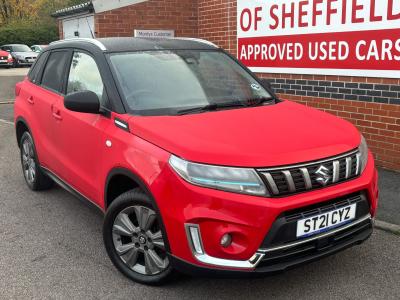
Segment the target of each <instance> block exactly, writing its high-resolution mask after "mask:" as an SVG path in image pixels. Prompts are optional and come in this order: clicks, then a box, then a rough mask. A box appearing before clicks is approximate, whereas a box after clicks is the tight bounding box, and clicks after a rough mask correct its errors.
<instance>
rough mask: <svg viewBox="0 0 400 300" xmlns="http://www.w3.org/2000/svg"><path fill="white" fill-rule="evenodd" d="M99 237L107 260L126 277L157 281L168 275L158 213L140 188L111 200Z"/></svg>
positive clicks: (164, 239) (168, 269) (168, 264)
mask: <svg viewBox="0 0 400 300" xmlns="http://www.w3.org/2000/svg"><path fill="white" fill-rule="evenodd" d="M103 238H104V243H105V246H106V249H107V253H108V255H109V256H110V259H111V261H112V262H113V263H114V265H115V266H116V267H117V268H118V269H119V270H120V271H121V272H122V273H123V274H124V275H125V276H127V277H128V278H130V279H132V280H134V281H137V282H140V283H144V284H161V283H163V282H165V281H166V280H167V279H169V278H170V277H171V275H172V267H171V265H170V262H169V259H168V254H167V250H166V238H165V237H164V235H163V232H162V230H161V224H160V219H159V216H158V215H157V213H156V211H155V210H154V208H153V206H152V204H151V201H150V199H149V197H148V196H147V195H145V194H144V193H143V192H142V191H141V190H138V189H136V190H132V191H129V192H126V193H124V194H122V195H121V196H119V197H118V198H117V199H116V200H114V201H113V203H112V204H111V206H110V207H109V209H108V211H107V214H106V217H105V220H104V227H103Z"/></svg>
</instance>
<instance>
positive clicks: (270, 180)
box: [263, 173, 279, 195]
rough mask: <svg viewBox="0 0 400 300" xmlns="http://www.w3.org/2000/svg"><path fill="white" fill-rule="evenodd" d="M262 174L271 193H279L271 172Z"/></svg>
mask: <svg viewBox="0 0 400 300" xmlns="http://www.w3.org/2000/svg"><path fill="white" fill-rule="evenodd" d="M263 175H264V176H265V178H266V179H267V181H268V184H269V186H270V188H271V190H272V193H273V194H274V195H278V194H279V190H278V187H277V186H276V184H275V180H274V178H272V176H271V174H269V173H266V174H263Z"/></svg>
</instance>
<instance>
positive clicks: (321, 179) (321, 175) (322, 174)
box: [315, 165, 331, 186]
mask: <svg viewBox="0 0 400 300" xmlns="http://www.w3.org/2000/svg"><path fill="white" fill-rule="evenodd" d="M315 175H318V177H317V178H316V180H317V182H318V183H320V184H321V185H323V186H325V185H327V184H328V182H329V180H331V176H329V169H328V168H327V167H325V166H322V165H321V166H320V167H319V168H318V170H317V171H315Z"/></svg>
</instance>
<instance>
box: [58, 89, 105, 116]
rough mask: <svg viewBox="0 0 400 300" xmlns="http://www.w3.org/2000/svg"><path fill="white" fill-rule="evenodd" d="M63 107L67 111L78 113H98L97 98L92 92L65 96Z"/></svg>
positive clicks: (98, 101) (98, 102) (98, 104)
mask: <svg viewBox="0 0 400 300" xmlns="http://www.w3.org/2000/svg"><path fill="white" fill-rule="evenodd" d="M64 106H65V108H66V109H68V110H71V111H76V112H80V113H87V114H99V113H100V100H99V97H98V96H97V94H96V93H94V92H92V91H83V92H75V93H72V94H69V95H67V96H65V98H64Z"/></svg>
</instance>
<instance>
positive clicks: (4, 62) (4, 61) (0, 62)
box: [0, 50, 14, 68]
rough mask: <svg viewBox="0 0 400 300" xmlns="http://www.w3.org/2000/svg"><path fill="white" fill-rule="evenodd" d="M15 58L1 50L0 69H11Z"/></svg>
mask: <svg viewBox="0 0 400 300" xmlns="http://www.w3.org/2000/svg"><path fill="white" fill-rule="evenodd" d="M13 62H14V60H13V58H12V56H11V54H10V53H8V52H7V51H3V50H0V67H6V68H9V67H11V66H12V65H13Z"/></svg>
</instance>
